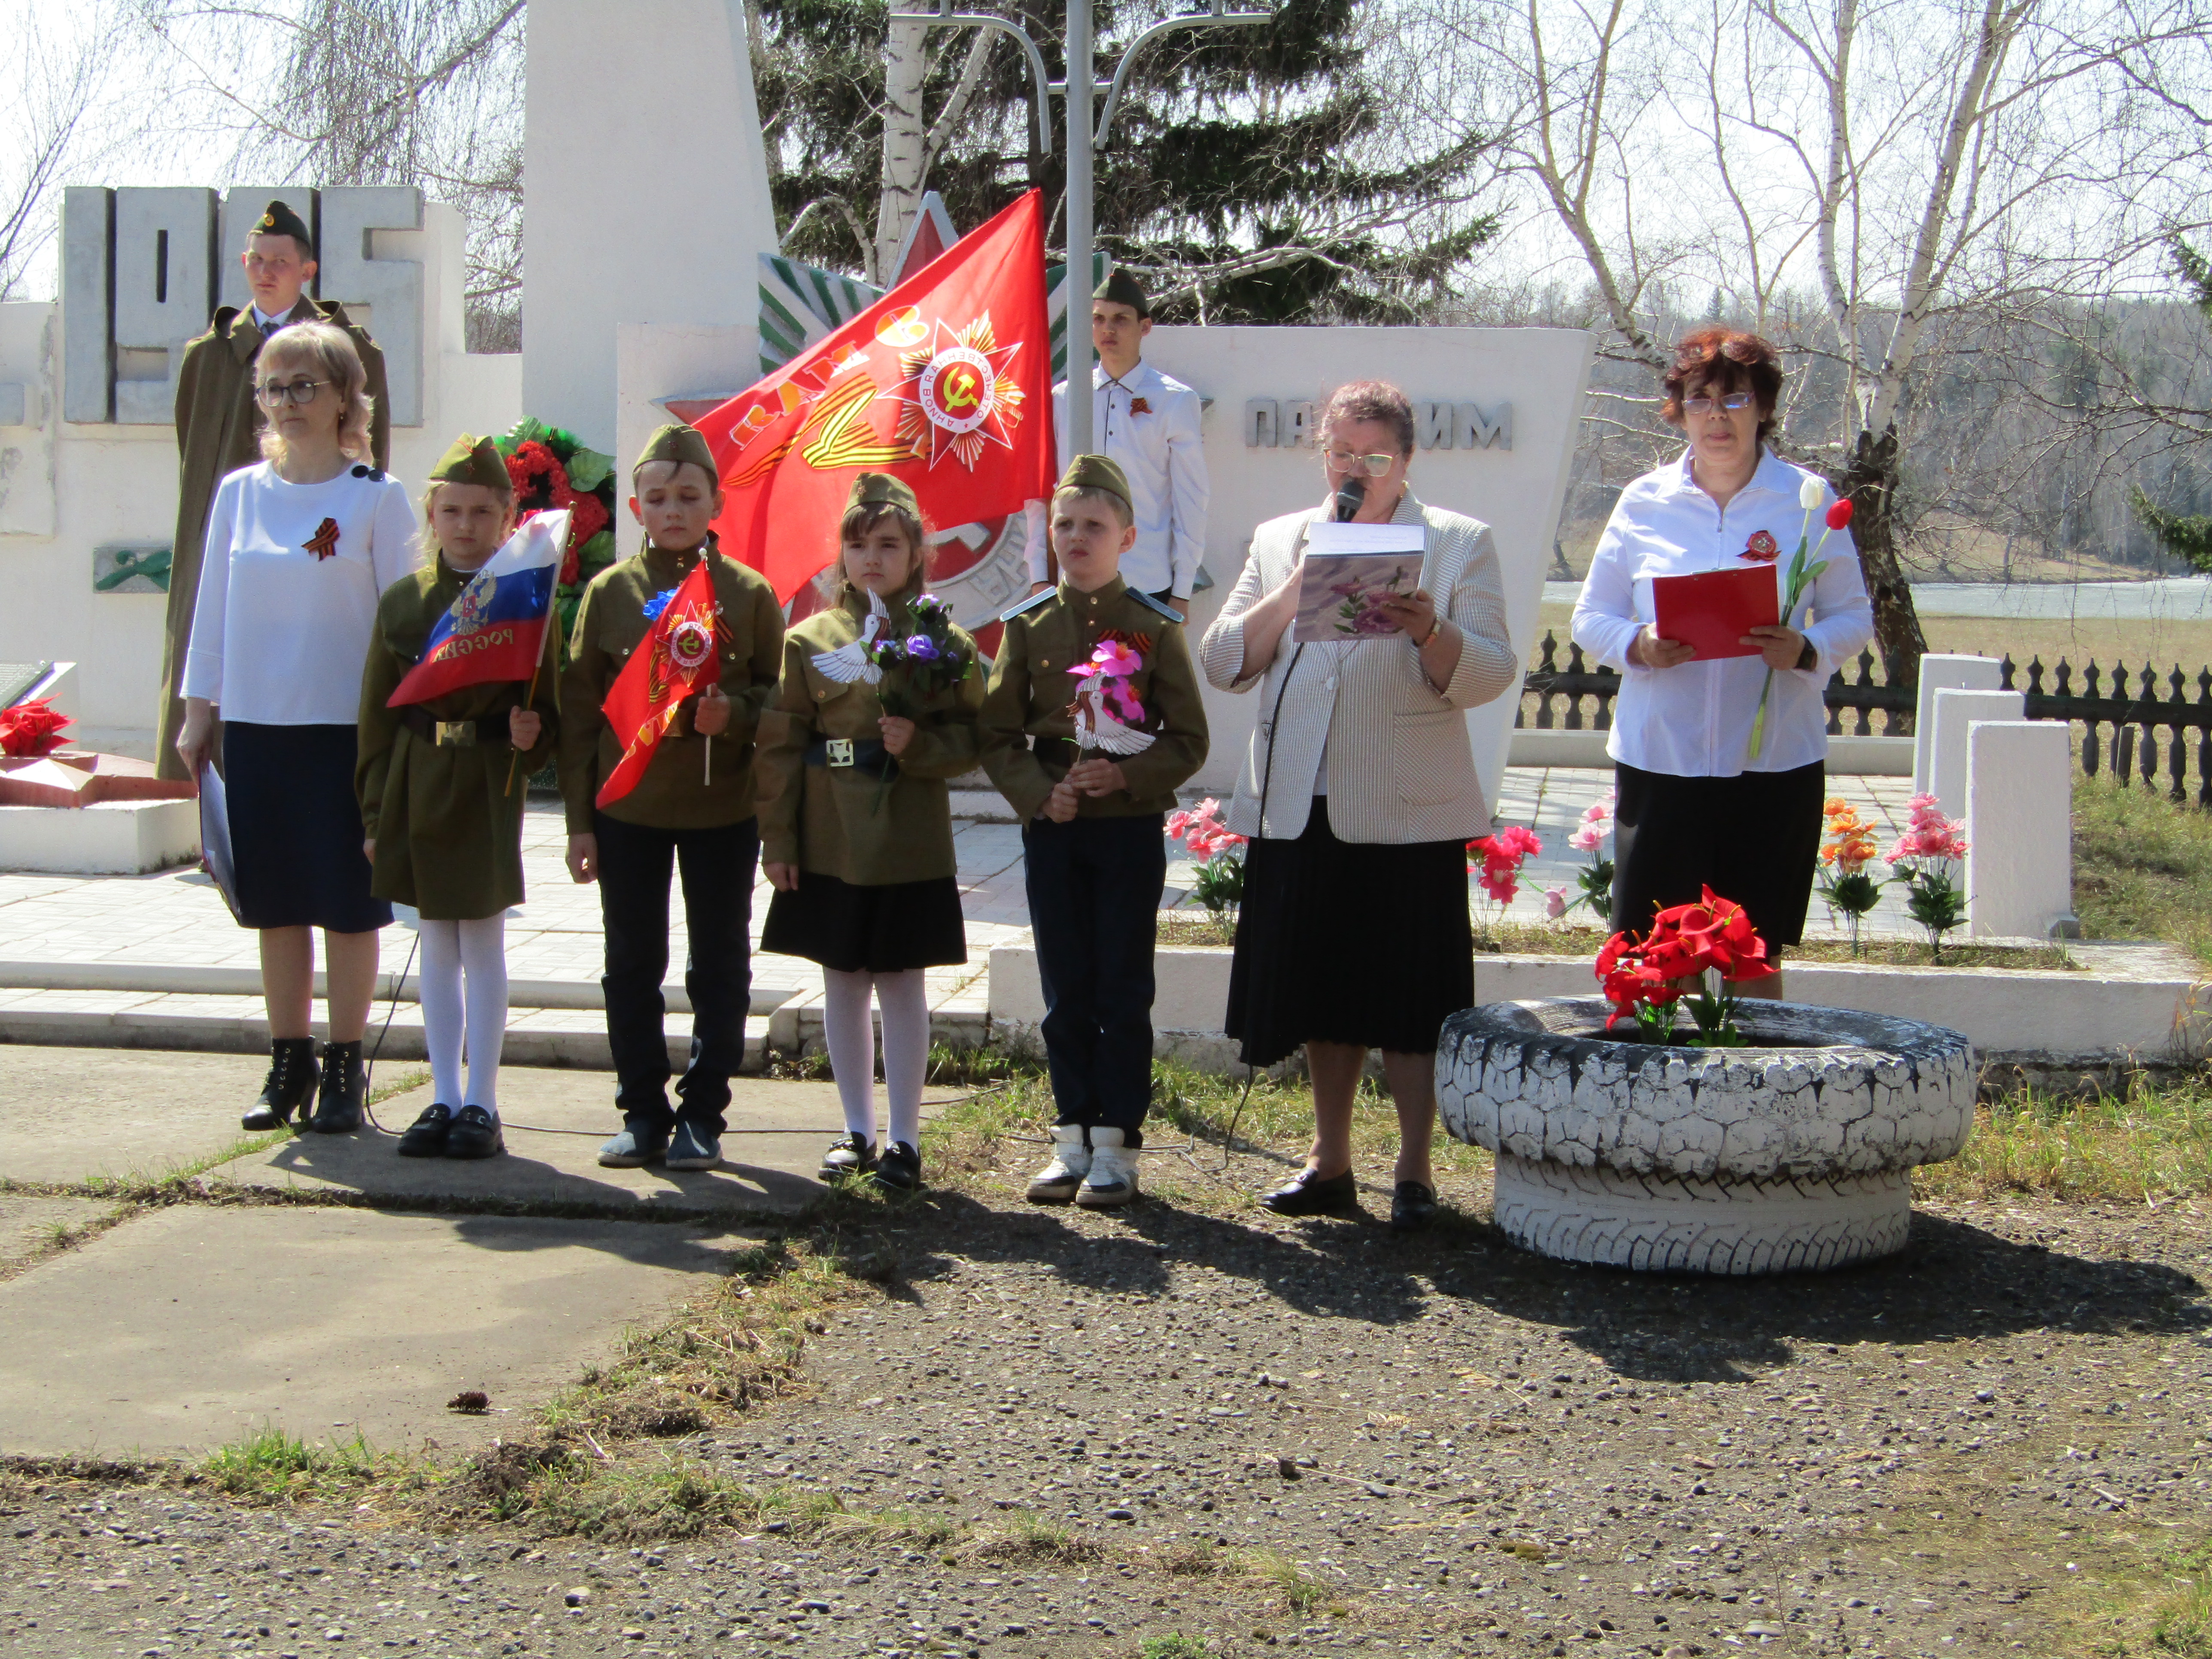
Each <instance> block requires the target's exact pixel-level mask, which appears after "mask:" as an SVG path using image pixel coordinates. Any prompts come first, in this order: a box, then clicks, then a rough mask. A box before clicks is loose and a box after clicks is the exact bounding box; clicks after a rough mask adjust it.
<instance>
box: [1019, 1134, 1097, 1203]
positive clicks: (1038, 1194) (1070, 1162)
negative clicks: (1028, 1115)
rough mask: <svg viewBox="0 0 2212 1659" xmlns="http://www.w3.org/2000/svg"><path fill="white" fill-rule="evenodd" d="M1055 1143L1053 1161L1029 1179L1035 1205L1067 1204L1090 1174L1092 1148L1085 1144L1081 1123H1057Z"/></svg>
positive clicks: (1031, 1196)
mask: <svg viewBox="0 0 2212 1659" xmlns="http://www.w3.org/2000/svg"><path fill="white" fill-rule="evenodd" d="M1052 1142H1053V1146H1052V1162H1051V1163H1049V1164H1046V1165H1045V1166H1044V1168H1042V1170H1038V1171H1037V1172H1036V1175H1035V1176H1032V1177H1030V1191H1029V1200H1030V1203H1032V1204H1065V1203H1066V1202H1067V1201H1068V1200H1070V1199H1072V1198H1073V1197H1074V1196H1075V1189H1076V1188H1078V1187H1080V1186H1081V1185H1082V1184H1083V1177H1084V1176H1087V1175H1089V1174H1090V1173H1091V1148H1090V1147H1089V1146H1085V1144H1084V1140H1083V1126H1082V1125H1081V1124H1080V1123H1055V1124H1054V1125H1053V1126H1052Z"/></svg>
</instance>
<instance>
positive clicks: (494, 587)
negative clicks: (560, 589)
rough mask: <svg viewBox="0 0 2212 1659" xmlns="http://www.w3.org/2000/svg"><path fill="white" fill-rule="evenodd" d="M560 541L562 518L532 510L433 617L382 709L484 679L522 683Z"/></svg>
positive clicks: (548, 619)
mask: <svg viewBox="0 0 2212 1659" xmlns="http://www.w3.org/2000/svg"><path fill="white" fill-rule="evenodd" d="M567 545H568V514H567V513H538V515H537V516H536V517H534V518H532V520H530V521H529V522H528V523H527V524H526V525H523V526H521V527H520V529H518V530H517V531H516V532H514V534H513V535H512V536H510V537H508V538H507V545H506V546H504V547H502V548H501V549H500V550H499V551H498V552H496V553H495V554H493V555H492V556H491V557H490V558H489V560H487V561H486V562H485V563H484V566H483V568H482V569H481V570H479V571H477V574H475V575H474V576H472V577H471V578H470V579H469V581H468V583H467V585H466V586H464V587H463V588H462V589H461V596H460V598H459V599H455V600H454V601H453V609H452V610H450V611H447V612H446V614H445V615H444V616H442V617H439V618H438V623H437V626H436V627H435V628H433V629H431V630H430V637H429V639H428V641H425V642H424V644H423V647H422V656H421V657H419V658H418V659H416V663H415V666H414V667H413V668H411V669H410V670H409V671H408V672H407V678H405V679H404V680H402V681H400V682H399V689H398V690H396V691H394V692H393V693H392V696H391V698H390V700H389V701H388V702H386V705H385V706H386V708H398V707H399V706H400V705H401V704H402V703H409V702H428V701H429V700H430V699H431V698H433V697H441V696H445V694H446V693H447V692H448V691H457V690H459V689H460V688H461V687H463V686H465V685H482V684H485V683H486V682H488V681H493V680H527V679H529V678H531V677H532V674H533V673H534V672H535V671H536V670H537V667H538V653H539V652H540V651H542V650H544V646H545V630H546V629H547V628H549V627H550V626H551V625H552V617H553V585H554V581H555V580H556V577H557V576H558V575H559V574H560V570H561V554H562V549H563V548H565V547H566V546H567Z"/></svg>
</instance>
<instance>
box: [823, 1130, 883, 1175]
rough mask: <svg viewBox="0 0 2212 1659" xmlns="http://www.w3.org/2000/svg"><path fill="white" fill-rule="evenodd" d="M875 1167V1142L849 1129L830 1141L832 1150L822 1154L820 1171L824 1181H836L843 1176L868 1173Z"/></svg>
mask: <svg viewBox="0 0 2212 1659" xmlns="http://www.w3.org/2000/svg"><path fill="white" fill-rule="evenodd" d="M875 1167H876V1148H875V1143H874V1142H872V1141H871V1140H870V1139H868V1138H867V1136H866V1135H863V1134H854V1133H850V1132H849V1131H848V1133H844V1134H842V1135H840V1136H838V1137H837V1139H835V1140H833V1141H831V1142H830V1143H829V1151H828V1152H824V1153H823V1154H822V1168H821V1170H820V1171H819V1172H818V1173H819V1174H820V1176H821V1177H822V1179H823V1180H824V1181H836V1180H837V1179H838V1178H839V1177H840V1176H856V1175H866V1174H867V1173H868V1172H869V1171H870V1170H872V1169H874V1168H875Z"/></svg>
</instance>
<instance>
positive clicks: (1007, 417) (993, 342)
mask: <svg viewBox="0 0 2212 1659" xmlns="http://www.w3.org/2000/svg"><path fill="white" fill-rule="evenodd" d="M1020 349H1021V348H1020V343H1018V342H1017V343H1014V344H1012V345H1006V346H1002V345H1000V343H998V337H997V336H996V334H995V333H994V331H993V330H992V327H991V313H988V312H985V313H983V314H982V315H981V316H980V317H978V318H976V319H975V321H973V322H971V323H969V325H968V326H967V327H965V328H963V329H960V330H958V331H954V330H952V329H950V328H947V327H946V326H945V324H944V322H943V321H942V320H939V322H938V324H937V325H936V336H935V338H934V340H933V343H930V344H927V345H921V346H917V347H916V348H915V349H913V350H910V351H905V352H902V353H901V354H900V356H899V373H900V374H901V375H902V377H903V378H904V380H905V382H906V384H905V386H903V387H902V389H901V392H900V394H899V422H898V433H897V438H898V441H899V442H901V443H903V444H907V445H910V446H911V447H912V453H913V455H914V457H915V459H917V460H921V459H927V460H928V462H929V464H930V465H931V466H933V467H934V466H935V465H937V464H938V462H939V461H940V460H942V459H945V456H947V455H951V457H953V459H956V460H957V461H958V462H959V463H960V464H961V465H963V466H964V467H966V468H967V469H968V470H969V471H971V472H972V471H975V464H976V463H977V462H978V461H980V460H981V459H983V452H984V450H985V449H986V448H987V447H988V446H989V445H991V444H997V445H998V446H999V447H1000V448H1002V449H1012V447H1014V446H1013V434H1014V428H1016V427H1018V426H1019V425H1020V424H1021V420H1022V387H1021V382H1020V381H1018V380H1015V379H1014V378H1013V377H1012V374H1009V373H1008V372H1007V371H1008V368H1009V367H1010V365H1011V364H1012V361H1013V358H1014V356H1016V354H1017V353H1018V351H1019V350H1020Z"/></svg>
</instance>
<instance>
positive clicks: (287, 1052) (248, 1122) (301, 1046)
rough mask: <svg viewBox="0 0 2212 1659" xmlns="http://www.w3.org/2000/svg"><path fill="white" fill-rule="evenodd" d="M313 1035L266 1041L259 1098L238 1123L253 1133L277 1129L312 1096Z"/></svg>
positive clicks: (313, 1082)
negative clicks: (266, 1056)
mask: <svg viewBox="0 0 2212 1659" xmlns="http://www.w3.org/2000/svg"><path fill="white" fill-rule="evenodd" d="M314 1094H315V1040H314V1038H313V1037H276V1038H273V1039H271V1041H270V1044H269V1075H268V1076H267V1077H266V1078H264V1079H262V1083H261V1098H260V1099H258V1100H257V1101H255V1102H254V1103H253V1107H252V1110H250V1111H248V1112H247V1113H246V1115H245V1116H244V1117H242V1118H240V1119H239V1123H240V1125H241V1126H242V1127H245V1128H247V1129H251V1130H253V1131H255V1132H256V1133H260V1132H262V1131H265V1130H269V1129H281V1128H283V1127H284V1125H285V1124H287V1123H289V1121H291V1118H292V1114H293V1113H294V1112H296V1111H300V1110H301V1109H302V1108H303V1107H305V1106H306V1105H307V1103H308V1102H309V1101H310V1100H312V1099H313V1098H314Z"/></svg>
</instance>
